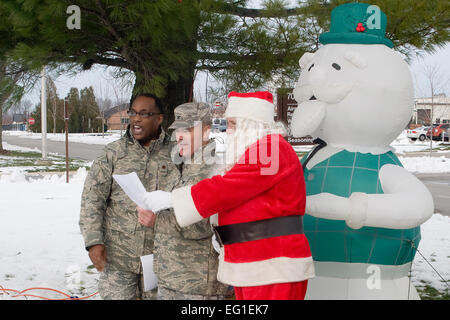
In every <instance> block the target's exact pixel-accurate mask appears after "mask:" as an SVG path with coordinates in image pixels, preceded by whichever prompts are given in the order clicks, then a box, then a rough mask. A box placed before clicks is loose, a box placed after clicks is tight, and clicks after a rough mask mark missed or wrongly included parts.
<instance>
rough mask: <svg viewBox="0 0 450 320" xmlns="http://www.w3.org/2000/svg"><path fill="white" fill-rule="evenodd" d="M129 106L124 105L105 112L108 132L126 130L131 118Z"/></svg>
mask: <svg viewBox="0 0 450 320" xmlns="http://www.w3.org/2000/svg"><path fill="white" fill-rule="evenodd" d="M127 111H128V104H127V103H124V104H121V105H119V106H115V107H114V108H111V109H109V110H107V111H105V120H106V125H107V126H108V130H125V129H126V128H127V125H128V123H130V118H129V117H128V114H127Z"/></svg>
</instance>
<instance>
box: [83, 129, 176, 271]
mask: <svg viewBox="0 0 450 320" xmlns="http://www.w3.org/2000/svg"><path fill="white" fill-rule="evenodd" d="M169 141H170V137H169V136H168V135H166V134H165V132H164V131H162V132H161V135H160V137H159V139H156V140H152V141H151V143H150V146H149V147H143V146H141V144H140V143H139V142H138V141H136V140H135V139H134V138H133V136H132V134H131V133H130V131H129V129H128V130H127V132H126V134H125V135H124V136H123V137H122V138H121V139H119V140H117V141H115V142H112V143H110V144H108V145H107V146H106V147H105V150H104V153H103V155H101V156H100V157H99V158H97V159H96V160H95V161H94V163H93V164H92V166H91V170H90V171H89V174H88V176H87V178H86V181H85V184H84V189H83V193H82V199H81V211H80V221H79V225H80V230H81V233H82V235H83V238H84V241H85V247H86V248H89V247H91V246H93V245H96V244H104V245H105V248H106V256H107V260H106V269H107V270H119V271H128V272H133V273H141V272H142V271H141V270H142V269H141V262H140V258H139V257H140V256H143V255H147V254H150V253H152V252H153V242H154V232H153V228H147V227H144V226H142V225H141V224H139V222H138V218H137V211H136V204H135V203H134V202H133V201H131V200H130V198H129V197H128V196H127V195H126V194H125V192H124V191H123V190H122V188H121V187H120V186H119V185H118V184H117V182H116V181H115V180H114V179H113V177H112V175H113V174H128V173H131V172H133V171H134V172H136V173H137V175H138V177H139V179H140V180H141V181H142V184H143V185H144V186H145V187H146V189H147V191H154V190H164V191H171V190H172V189H173V187H174V185H175V183H177V182H178V181H179V178H180V173H179V171H178V169H177V167H176V166H175V164H173V163H172V161H171V159H170V155H169Z"/></svg>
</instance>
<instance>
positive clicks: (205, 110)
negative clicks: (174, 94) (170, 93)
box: [169, 102, 212, 129]
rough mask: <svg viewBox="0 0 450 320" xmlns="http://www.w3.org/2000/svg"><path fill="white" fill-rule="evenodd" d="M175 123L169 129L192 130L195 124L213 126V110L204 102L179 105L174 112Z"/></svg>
mask: <svg viewBox="0 0 450 320" xmlns="http://www.w3.org/2000/svg"><path fill="white" fill-rule="evenodd" d="M173 113H174V115H175V121H174V122H173V123H172V124H171V125H170V127H169V129H180V128H192V127H194V125H195V122H198V121H201V122H202V123H204V124H211V121H212V115H211V108H210V107H209V106H208V104H206V103H203V102H187V103H183V104H181V105H179V106H178V107H176V108H175V109H174V111H173Z"/></svg>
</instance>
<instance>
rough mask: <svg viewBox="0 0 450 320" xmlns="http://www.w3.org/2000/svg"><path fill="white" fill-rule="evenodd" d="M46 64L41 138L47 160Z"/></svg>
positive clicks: (43, 155) (43, 157)
mask: <svg viewBox="0 0 450 320" xmlns="http://www.w3.org/2000/svg"><path fill="white" fill-rule="evenodd" d="M45 82H46V75H45V66H44V67H42V71H41V139H42V160H47V92H46V91H47V90H46V88H45Z"/></svg>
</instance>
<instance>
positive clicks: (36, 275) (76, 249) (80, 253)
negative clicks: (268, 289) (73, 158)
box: [0, 169, 450, 299]
mask: <svg viewBox="0 0 450 320" xmlns="http://www.w3.org/2000/svg"><path fill="white" fill-rule="evenodd" d="M85 177H86V170H85V169H79V170H78V172H77V173H76V174H75V175H74V177H72V178H71V180H70V183H68V184H67V183H65V179H64V177H60V176H57V175H49V176H47V177H46V178H44V179H39V180H33V179H29V178H28V179H27V178H26V177H25V176H24V175H23V174H22V175H20V174H16V175H15V176H3V177H0V195H1V196H0V208H1V210H0V221H2V223H1V224H0V252H1V257H0V259H1V263H0V285H1V286H2V287H3V288H8V289H16V290H24V289H27V288H32V287H47V288H53V289H57V290H60V291H63V292H66V293H69V294H70V295H77V296H78V297H82V296H86V295H89V294H92V293H95V292H96V291H97V287H96V286H97V279H98V273H97V272H96V271H95V269H89V268H88V266H89V265H91V262H90V261H89V258H88V255H87V252H86V251H85V249H84V243H83V239H82V237H81V234H80V231H79V228H78V219H79V218H78V217H79V210H80V196H81V192H82V188H83V182H84V179H85ZM421 228H422V241H421V243H420V245H419V251H420V252H421V253H422V254H423V255H424V256H425V257H426V258H427V260H428V261H430V262H431V263H432V265H433V266H434V267H435V268H436V269H437V270H439V272H440V273H441V274H442V275H443V276H444V278H445V279H447V280H448V279H450V263H449V262H450V218H449V217H445V216H442V215H439V214H435V215H433V217H432V218H431V219H430V220H428V221H427V222H426V223H424V224H423V225H422V227H421ZM412 283H413V284H414V285H423V284H424V283H428V284H430V285H431V286H433V287H434V288H436V289H441V290H443V289H445V284H444V283H442V282H441V281H440V278H439V277H438V276H437V274H436V273H435V272H434V271H433V269H432V268H431V267H430V266H429V265H428V264H427V263H426V262H425V261H424V259H423V258H422V257H421V256H420V255H419V254H417V255H416V259H415V260H414V264H413V267H412ZM29 293H30V294H36V295H41V296H44V297H47V298H64V297H63V296H61V295H59V294H56V293H52V292H50V291H33V292H29ZM12 296H13V294H12V293H11V294H10V295H6V294H3V295H0V299H2V298H3V299H25V298H24V297H19V298H13V297H12ZM94 298H95V299H98V298H99V297H98V295H96V296H95V297H94ZM29 299H33V298H32V297H29Z"/></svg>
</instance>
